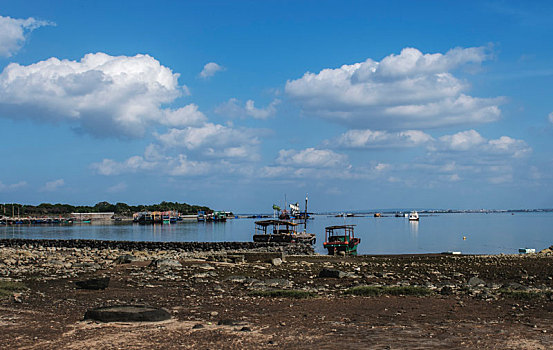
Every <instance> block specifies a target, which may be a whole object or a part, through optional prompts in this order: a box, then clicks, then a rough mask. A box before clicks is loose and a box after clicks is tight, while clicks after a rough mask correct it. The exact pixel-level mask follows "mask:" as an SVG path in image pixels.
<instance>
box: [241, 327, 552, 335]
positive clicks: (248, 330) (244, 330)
mask: <svg viewBox="0 0 553 350" xmlns="http://www.w3.org/2000/svg"><path fill="white" fill-rule="evenodd" d="M251 331H252V329H251V328H250V327H248V326H244V327H242V328H240V332H251ZM544 333H545V332H544Z"/></svg>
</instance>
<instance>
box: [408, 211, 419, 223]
mask: <svg viewBox="0 0 553 350" xmlns="http://www.w3.org/2000/svg"><path fill="white" fill-rule="evenodd" d="M409 221H419V213H417V212H416V211H412V212H411V213H410V214H409Z"/></svg>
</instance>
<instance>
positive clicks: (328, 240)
mask: <svg viewBox="0 0 553 350" xmlns="http://www.w3.org/2000/svg"><path fill="white" fill-rule="evenodd" d="M354 226H355V225H339V226H328V227H326V228H325V242H324V243H323V247H325V248H326V249H327V250H328V255H336V254H340V253H343V254H345V255H357V246H358V245H359V243H361V239H360V238H356V237H355V235H354V233H353V228H354Z"/></svg>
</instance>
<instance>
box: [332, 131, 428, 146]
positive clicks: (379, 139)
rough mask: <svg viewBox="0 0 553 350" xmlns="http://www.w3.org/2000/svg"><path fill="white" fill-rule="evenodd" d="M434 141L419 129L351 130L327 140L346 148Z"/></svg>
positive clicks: (404, 144)
mask: <svg viewBox="0 0 553 350" xmlns="http://www.w3.org/2000/svg"><path fill="white" fill-rule="evenodd" d="M431 141H433V138H432V136H430V135H428V134H426V133H424V132H422V131H418V130H406V131H401V132H395V133H390V132H387V131H375V130H370V129H365V130H359V129H356V130H349V131H347V132H345V133H343V134H342V135H340V136H339V137H338V138H337V139H336V140H333V141H327V142H326V143H327V144H333V145H335V146H338V147H344V148H380V147H382V148H389V147H416V146H421V145H425V144H427V143H429V142H431Z"/></svg>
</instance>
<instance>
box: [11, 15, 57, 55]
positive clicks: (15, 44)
mask: <svg viewBox="0 0 553 350" xmlns="http://www.w3.org/2000/svg"><path fill="white" fill-rule="evenodd" d="M51 25H55V24H54V23H52V22H48V21H40V20H36V19H34V18H32V17H29V18H27V19H18V18H11V17H3V16H0V56H3V57H11V56H12V55H14V54H15V53H16V52H17V51H19V50H20V49H21V47H22V46H23V44H24V43H25V41H26V40H27V37H28V35H29V33H30V32H32V31H33V30H35V29H37V28H39V27H43V26H51Z"/></svg>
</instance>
